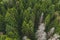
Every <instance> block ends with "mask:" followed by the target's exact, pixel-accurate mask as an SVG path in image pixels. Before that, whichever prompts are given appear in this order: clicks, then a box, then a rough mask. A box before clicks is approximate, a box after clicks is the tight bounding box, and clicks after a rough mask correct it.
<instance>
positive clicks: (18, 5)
mask: <svg viewBox="0 0 60 40" xmlns="http://www.w3.org/2000/svg"><path fill="white" fill-rule="evenodd" d="M56 11H57V13H55V12H56ZM41 13H43V14H44V16H43V22H44V23H45V24H46V31H47V30H49V29H50V28H51V27H55V28H56V29H55V32H56V33H59V34H60V31H59V30H60V0H0V32H3V33H4V34H5V35H7V37H6V39H5V40H20V37H21V40H22V37H23V36H25V35H26V36H28V37H29V38H30V39H31V40H35V39H34V34H35V33H34V32H35V31H36V29H37V28H38V26H39V21H40V16H41ZM2 38H3V39H1V40H4V37H2Z"/></svg>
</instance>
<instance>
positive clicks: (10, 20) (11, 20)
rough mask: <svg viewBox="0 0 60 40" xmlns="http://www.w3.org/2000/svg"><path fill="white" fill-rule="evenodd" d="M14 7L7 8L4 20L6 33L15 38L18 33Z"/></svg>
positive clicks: (17, 36)
mask: <svg viewBox="0 0 60 40" xmlns="http://www.w3.org/2000/svg"><path fill="white" fill-rule="evenodd" d="M15 12H16V11H15V8H12V9H8V11H7V13H6V16H5V21H6V34H7V35H8V36H9V37H11V38H17V39H16V40H18V39H19V34H18V31H17V22H16V19H15Z"/></svg>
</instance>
